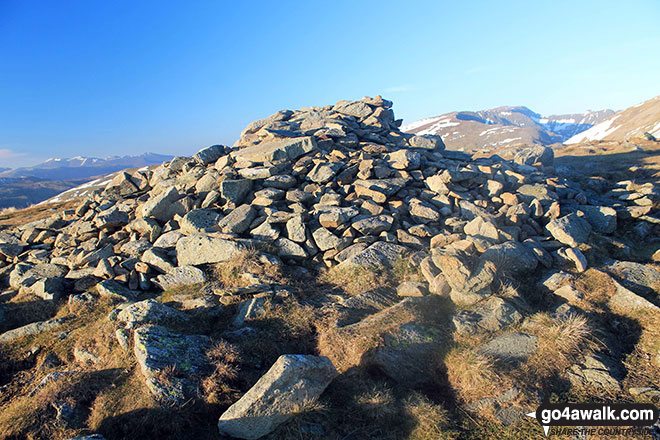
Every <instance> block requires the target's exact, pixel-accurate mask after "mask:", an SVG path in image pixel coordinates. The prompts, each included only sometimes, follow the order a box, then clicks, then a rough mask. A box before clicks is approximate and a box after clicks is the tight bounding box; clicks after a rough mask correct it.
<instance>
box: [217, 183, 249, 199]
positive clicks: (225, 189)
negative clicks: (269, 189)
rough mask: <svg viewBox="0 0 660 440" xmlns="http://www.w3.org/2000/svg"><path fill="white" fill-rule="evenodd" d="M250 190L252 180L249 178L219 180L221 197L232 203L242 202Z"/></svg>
mask: <svg viewBox="0 0 660 440" xmlns="http://www.w3.org/2000/svg"><path fill="white" fill-rule="evenodd" d="M250 190H252V180H250V179H239V180H223V181H222V182H220V194H221V195H222V198H224V199H225V200H227V201H229V202H231V203H233V204H234V205H239V204H240V203H242V202H243V200H245V197H246V196H247V195H248V193H249V192H250Z"/></svg>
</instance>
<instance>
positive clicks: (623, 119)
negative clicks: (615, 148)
mask: <svg viewBox="0 0 660 440" xmlns="http://www.w3.org/2000/svg"><path fill="white" fill-rule="evenodd" d="M645 133H648V134H649V135H651V136H653V137H655V138H657V139H660V96H656V97H655V98H651V99H649V100H648V101H644V102H642V103H640V104H637V105H634V106H632V107H629V108H627V109H625V110H622V111H620V112H618V113H617V114H615V115H613V116H611V117H609V118H607V119H605V120H603V121H600V122H599V123H598V124H596V125H594V126H593V127H591V128H589V129H588V130H585V131H582V132H580V133H577V134H575V135H574V136H572V137H571V138H570V139H568V140H566V142H565V143H566V144H578V143H582V142H590V141H625V140H629V139H633V138H644V137H647V136H645Z"/></svg>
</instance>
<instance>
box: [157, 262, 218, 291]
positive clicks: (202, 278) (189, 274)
mask: <svg viewBox="0 0 660 440" xmlns="http://www.w3.org/2000/svg"><path fill="white" fill-rule="evenodd" d="M152 282H153V283H154V284H155V285H156V286H158V287H159V288H161V289H162V290H167V289H172V288H174V287H180V286H190V285H193V284H200V283H205V282H206V275H205V274H204V271H203V270H201V269H198V268H196V267H195V266H180V267H176V268H174V269H173V270H172V271H170V272H169V273H167V274H164V275H158V276H157V277H156V278H155V279H154V280H152Z"/></svg>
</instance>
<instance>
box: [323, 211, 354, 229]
mask: <svg viewBox="0 0 660 440" xmlns="http://www.w3.org/2000/svg"><path fill="white" fill-rule="evenodd" d="M359 213H360V211H358V210H357V208H353V207H346V208H340V207H332V208H330V209H329V210H328V211H326V212H323V213H321V215H319V223H321V226H323V227H325V228H337V227H339V226H341V225H343V224H345V223H347V222H348V221H349V220H350V219H352V218H353V217H355V216H356V215H358V214H359Z"/></svg>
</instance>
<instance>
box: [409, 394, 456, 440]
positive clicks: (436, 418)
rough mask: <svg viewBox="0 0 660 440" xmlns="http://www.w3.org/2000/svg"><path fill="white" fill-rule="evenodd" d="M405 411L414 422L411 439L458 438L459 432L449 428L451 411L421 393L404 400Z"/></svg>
mask: <svg viewBox="0 0 660 440" xmlns="http://www.w3.org/2000/svg"><path fill="white" fill-rule="evenodd" d="M404 411H405V412H406V413H408V414H409V415H410V416H411V418H412V422H413V425H414V426H413V429H412V431H411V432H410V437H409V439H410V440H450V439H457V438H458V433H457V432H455V431H450V430H447V426H448V425H449V421H450V418H449V413H448V412H447V410H446V409H445V408H444V407H442V406H440V405H436V404H434V403H433V402H431V401H430V400H429V399H427V398H426V397H425V396H423V395H422V394H419V393H414V394H413V395H412V396H410V397H408V398H407V399H406V400H405V401H404Z"/></svg>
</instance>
